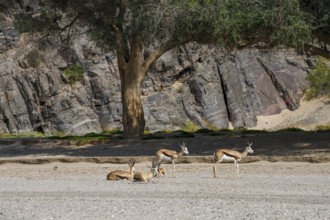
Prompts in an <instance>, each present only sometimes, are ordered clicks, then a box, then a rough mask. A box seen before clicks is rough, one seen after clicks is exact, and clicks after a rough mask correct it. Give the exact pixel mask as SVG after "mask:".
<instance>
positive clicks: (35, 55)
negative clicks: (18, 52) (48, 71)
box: [25, 50, 41, 68]
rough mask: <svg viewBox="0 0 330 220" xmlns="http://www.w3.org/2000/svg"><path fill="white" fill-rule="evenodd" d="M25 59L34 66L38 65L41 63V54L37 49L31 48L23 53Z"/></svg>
mask: <svg viewBox="0 0 330 220" xmlns="http://www.w3.org/2000/svg"><path fill="white" fill-rule="evenodd" d="M25 59H26V60H27V62H28V64H29V65H30V66H32V67H34V68H37V67H39V66H40V63H41V55H40V53H39V52H38V51H37V50H32V51H30V52H29V53H27V54H26V55H25Z"/></svg>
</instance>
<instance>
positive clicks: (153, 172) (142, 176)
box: [133, 161, 158, 182]
mask: <svg viewBox="0 0 330 220" xmlns="http://www.w3.org/2000/svg"><path fill="white" fill-rule="evenodd" d="M148 167H149V168H150V171H149V173H145V172H143V171H137V172H135V173H134V178H133V179H134V181H139V182H149V180H150V179H151V178H152V177H155V176H158V168H157V164H156V163H155V161H152V166H151V167H150V166H148Z"/></svg>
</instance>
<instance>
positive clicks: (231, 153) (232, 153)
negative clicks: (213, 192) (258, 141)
mask: <svg viewBox="0 0 330 220" xmlns="http://www.w3.org/2000/svg"><path fill="white" fill-rule="evenodd" d="M251 146H252V143H247V145H246V148H245V150H244V151H243V152H242V153H241V152H238V151H236V150H229V149H223V148H219V149H216V150H215V152H214V160H215V164H214V166H213V173H214V178H216V167H217V165H218V164H220V163H221V161H233V162H234V164H235V166H236V171H237V177H238V178H239V177H240V176H239V167H238V161H240V160H241V159H242V158H244V157H246V156H247V155H248V153H253V150H252V148H251Z"/></svg>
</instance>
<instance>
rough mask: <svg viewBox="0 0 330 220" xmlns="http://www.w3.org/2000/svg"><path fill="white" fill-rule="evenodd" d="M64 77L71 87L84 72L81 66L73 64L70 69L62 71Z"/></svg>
mask: <svg viewBox="0 0 330 220" xmlns="http://www.w3.org/2000/svg"><path fill="white" fill-rule="evenodd" d="M63 72H64V75H65V76H66V77H68V80H69V82H70V84H71V85H73V84H75V83H76V82H77V81H79V80H80V79H81V78H82V77H83V76H84V70H83V68H82V66H81V65H79V64H75V65H73V66H71V67H68V68H67V69H65V70H64V71H63Z"/></svg>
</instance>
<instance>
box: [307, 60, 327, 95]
mask: <svg viewBox="0 0 330 220" xmlns="http://www.w3.org/2000/svg"><path fill="white" fill-rule="evenodd" d="M328 65H329V64H328V60H327V59H325V58H321V57H319V58H318V59H317V60H316V65H315V66H314V67H313V69H312V70H311V71H310V73H309V75H308V76H307V80H308V81H309V82H310V83H311V86H310V88H309V89H307V90H306V91H305V95H306V99H307V100H311V99H313V98H316V97H318V96H324V95H325V96H330V67H329V66H328Z"/></svg>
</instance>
